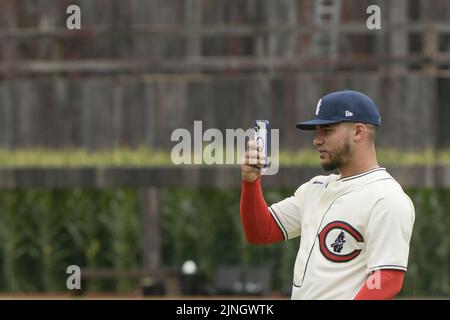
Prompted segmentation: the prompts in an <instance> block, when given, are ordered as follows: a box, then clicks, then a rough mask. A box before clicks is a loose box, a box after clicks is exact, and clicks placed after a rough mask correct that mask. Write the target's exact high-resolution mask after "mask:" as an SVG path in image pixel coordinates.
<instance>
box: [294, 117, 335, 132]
mask: <svg viewBox="0 0 450 320" xmlns="http://www.w3.org/2000/svg"><path fill="white" fill-rule="evenodd" d="M339 122H342V121H341V120H325V119H313V120H309V121H305V122H299V123H297V124H296V125H295V126H296V127H297V128H299V129H302V130H316V126H320V125H326V124H333V123H339Z"/></svg>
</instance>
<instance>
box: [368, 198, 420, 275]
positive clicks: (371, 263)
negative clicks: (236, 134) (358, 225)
mask: <svg viewBox="0 0 450 320" xmlns="http://www.w3.org/2000/svg"><path fill="white" fill-rule="evenodd" d="M397 194H398V193H397ZM414 215H415V214H414V206H413V204H412V202H411V200H410V199H409V197H408V196H407V195H406V194H401V197H400V198H397V197H395V194H394V195H393V196H392V195H391V196H387V197H385V198H383V199H380V200H379V201H378V202H377V203H376V204H375V206H374V208H373V210H372V213H371V215H370V218H369V222H368V225H367V229H366V242H367V245H366V249H367V266H368V270H367V271H368V273H370V272H372V271H375V270H381V269H396V270H403V271H406V268H407V265H408V254H409V242H410V240H411V234H412V229H413V224H414Z"/></svg>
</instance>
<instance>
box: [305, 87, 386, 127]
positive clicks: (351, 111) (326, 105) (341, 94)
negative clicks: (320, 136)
mask: <svg viewBox="0 0 450 320" xmlns="http://www.w3.org/2000/svg"><path fill="white" fill-rule="evenodd" d="M343 121H347V122H361V123H367V124H373V125H376V126H380V124H381V117H380V112H379V111H378V107H377V105H376V104H375V102H373V100H372V99H370V98H369V97H368V96H366V95H365V94H363V93H361V92H358V91H351V90H345V91H337V92H333V93H330V94H327V95H326V96H324V97H322V98H321V99H320V100H319V102H318V103H317V106H316V114H315V118H314V119H312V120H309V121H305V122H299V123H297V128H299V129H304V130H315V129H316V126H320V125H326V124H333V123H339V122H343Z"/></svg>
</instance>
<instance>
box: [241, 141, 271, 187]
mask: <svg viewBox="0 0 450 320" xmlns="http://www.w3.org/2000/svg"><path fill="white" fill-rule="evenodd" d="M265 161H266V157H265V155H264V154H262V153H261V152H258V146H257V144H256V141H253V140H251V141H249V142H248V143H247V151H246V152H245V157H244V161H243V164H242V165H241V174H242V180H244V181H246V182H253V181H255V180H256V179H258V177H259V176H260V175H261V168H260V166H262V165H263V164H264V163H265Z"/></svg>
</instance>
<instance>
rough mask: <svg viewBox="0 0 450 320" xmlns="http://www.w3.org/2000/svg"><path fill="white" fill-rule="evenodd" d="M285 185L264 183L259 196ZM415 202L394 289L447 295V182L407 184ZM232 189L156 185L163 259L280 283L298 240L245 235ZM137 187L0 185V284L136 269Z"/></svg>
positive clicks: (56, 288)
mask: <svg viewBox="0 0 450 320" xmlns="http://www.w3.org/2000/svg"><path fill="white" fill-rule="evenodd" d="M291 192H292V190H280V189H265V191H264V195H265V198H266V200H267V203H272V202H276V201H278V200H280V199H282V198H284V197H286V196H288V195H289V194H290V193H291ZM408 194H409V195H410V197H411V198H412V200H413V202H414V204H415V207H416V223H415V227H414V232H413V239H412V244H411V253H410V263H409V270H408V273H407V276H406V281H405V284H404V287H403V291H402V296H403V297H411V296H412V297H442V296H445V297H448V296H450V286H449V270H450V268H449V267H450V265H449V252H450V236H449V231H450V230H449V226H450V190H448V189H447V190H444V189H441V190H439V189H438V190H435V189H433V190H432V189H414V190H408ZM239 197H240V190H238V189H230V190H213V189H201V190H193V189H182V188H170V189H163V191H162V199H161V200H162V209H161V214H162V217H161V234H162V236H163V241H162V246H163V248H162V252H163V257H162V258H163V264H164V265H166V266H173V267H180V266H181V264H182V263H183V262H184V261H185V260H187V259H192V260H194V261H196V262H197V264H198V267H199V270H200V272H201V273H202V275H203V278H204V279H205V281H206V282H207V283H212V282H213V280H214V272H215V269H216V267H217V266H219V265H223V264H242V265H261V264H265V265H270V266H272V270H273V271H272V276H273V289H274V290H277V291H279V290H283V289H289V287H290V284H291V281H292V269H293V265H294V259H295V255H296V252H297V247H298V241H296V240H293V241H289V242H286V243H281V244H275V245H270V246H252V245H249V244H247V243H246V242H245V238H244V235H243V232H242V228H241V224H240V218H239ZM139 233H140V228H139V208H138V193H137V191H135V190H132V189H112V190H86V189H83V190H81V189H70V190H39V189H36V190H4V191H1V192H0V291H3V292H62V291H66V290H67V289H66V279H67V276H68V275H67V274H66V268H67V266H68V265H71V264H76V265H79V266H80V267H82V268H83V267H99V268H116V269H122V270H123V269H136V268H138V267H139V266H140V264H141V243H140V239H139V237H140V234H139ZM136 281H137V280H130V279H117V280H113V279H111V280H92V281H89V283H88V287H87V288H85V289H86V291H89V292H105V291H109V292H110V291H113V292H121V293H130V292H132V291H133V290H134V289H135V288H136V286H137V283H136Z"/></svg>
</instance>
